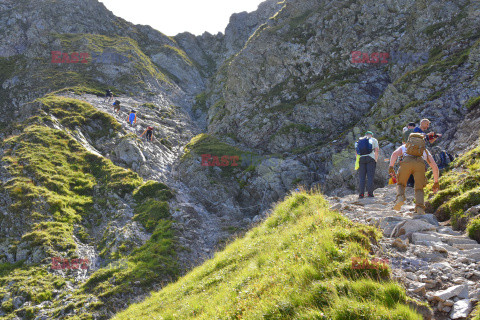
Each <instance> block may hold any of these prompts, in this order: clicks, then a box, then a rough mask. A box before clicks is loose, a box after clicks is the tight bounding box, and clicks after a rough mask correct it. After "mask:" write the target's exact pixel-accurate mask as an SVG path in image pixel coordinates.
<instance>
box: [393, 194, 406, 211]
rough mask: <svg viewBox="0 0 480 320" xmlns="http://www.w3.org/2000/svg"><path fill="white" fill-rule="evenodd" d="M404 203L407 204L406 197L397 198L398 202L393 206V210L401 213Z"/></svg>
mask: <svg viewBox="0 0 480 320" xmlns="http://www.w3.org/2000/svg"><path fill="white" fill-rule="evenodd" d="M404 203H405V196H399V197H397V201H396V202H395V205H394V206H393V210H395V211H400V209H402V206H403V204H404Z"/></svg>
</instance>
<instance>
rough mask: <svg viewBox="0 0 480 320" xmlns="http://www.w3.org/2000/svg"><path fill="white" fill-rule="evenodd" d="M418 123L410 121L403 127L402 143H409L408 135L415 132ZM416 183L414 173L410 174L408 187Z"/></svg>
mask: <svg viewBox="0 0 480 320" xmlns="http://www.w3.org/2000/svg"><path fill="white" fill-rule="evenodd" d="M416 126H417V125H416V124H415V122H409V123H408V124H407V126H406V127H405V128H403V129H404V130H403V134H402V144H405V143H407V140H408V137H409V136H410V133H413V130H414V129H415V127H416ZM414 185H415V179H414V178H413V174H411V175H410V177H409V178H408V181H407V187H411V188H413V186H414Z"/></svg>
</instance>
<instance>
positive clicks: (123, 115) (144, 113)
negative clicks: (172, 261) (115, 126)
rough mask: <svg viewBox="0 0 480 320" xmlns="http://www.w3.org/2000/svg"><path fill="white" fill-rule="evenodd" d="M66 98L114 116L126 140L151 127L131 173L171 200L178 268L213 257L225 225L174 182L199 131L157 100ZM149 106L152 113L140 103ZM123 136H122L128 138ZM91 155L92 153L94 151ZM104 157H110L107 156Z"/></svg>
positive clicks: (141, 141) (183, 114) (139, 142)
mask: <svg viewBox="0 0 480 320" xmlns="http://www.w3.org/2000/svg"><path fill="white" fill-rule="evenodd" d="M64 95H65V96H67V97H71V98H76V99H80V100H83V101H86V102H88V103H90V104H91V105H93V106H94V107H95V108H97V109H98V110H100V111H103V112H106V113H108V114H110V115H111V116H113V117H114V118H115V119H116V120H117V121H118V122H119V123H120V124H121V125H122V128H123V129H124V130H125V131H126V132H127V135H129V134H134V135H136V136H137V137H138V136H140V135H141V134H142V133H143V131H144V130H145V129H146V128H147V126H153V127H154V131H153V141H151V142H150V141H147V140H146V139H145V135H144V136H143V137H142V138H138V140H137V141H136V145H137V146H138V148H139V149H140V151H141V153H142V154H143V157H144V162H143V163H142V164H141V165H140V166H138V167H136V164H134V165H132V169H133V170H134V171H136V172H137V173H138V174H139V175H140V176H141V177H142V178H143V179H144V180H145V181H146V180H155V181H159V182H162V183H164V184H166V185H167V186H168V187H169V188H171V189H172V191H173V192H174V194H175V196H174V199H173V200H171V201H170V207H171V208H172V210H171V212H172V218H173V219H174V220H175V223H174V224H173V226H174V228H175V230H176V231H177V233H178V243H177V245H178V247H179V248H186V249H187V250H178V251H177V254H178V258H179V262H180V264H181V265H183V266H184V267H185V268H184V269H188V268H190V267H192V266H195V265H198V264H199V263H201V262H202V261H204V260H205V259H207V258H209V257H211V256H212V255H213V253H214V251H215V249H216V248H217V247H218V245H219V244H220V242H221V241H222V240H223V239H226V238H227V237H228V236H229V235H230V234H229V233H228V231H226V228H225V225H224V221H222V220H221V218H220V217H218V216H217V215H215V214H212V213H210V212H208V210H207V209H206V208H205V207H204V206H203V205H202V204H201V203H200V202H199V201H197V200H196V199H195V197H194V196H193V195H191V192H190V189H189V188H188V187H187V186H186V185H185V184H184V183H182V182H181V181H180V180H179V178H178V172H177V169H176V164H178V162H179V158H180V156H181V155H182V153H183V148H184V146H185V145H186V144H187V143H188V142H190V139H191V138H192V137H194V136H195V135H197V134H199V133H200V132H201V130H200V129H198V128H197V126H196V125H195V123H194V122H193V121H192V120H191V118H190V116H189V115H188V113H187V112H186V111H185V110H184V109H183V108H181V107H175V106H173V105H171V104H169V105H167V104H166V102H165V101H163V100H162V97H161V96H157V97H154V101H147V100H142V99H140V98H135V97H126V96H117V97H115V98H114V99H113V100H112V102H109V103H107V102H103V101H104V97H97V96H95V95H90V94H83V95H82V96H80V97H79V96H77V95H74V94H64ZM115 100H120V101H121V107H120V112H119V113H115V112H114V109H113V106H112V104H113V101H115ZM145 103H150V104H151V105H152V104H153V105H155V108H151V107H147V106H145V105H144V104H145ZM131 110H136V113H137V122H136V124H134V125H133V126H131V125H130V123H128V122H127V118H128V115H129V114H130V111H131ZM127 135H126V136H127ZM93 151H95V150H93ZM104 156H106V157H108V156H109V155H108V154H107V155H105V154H104Z"/></svg>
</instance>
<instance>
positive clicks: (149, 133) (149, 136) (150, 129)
mask: <svg viewBox="0 0 480 320" xmlns="http://www.w3.org/2000/svg"><path fill="white" fill-rule="evenodd" d="M145 133H146V135H145V138H146V139H147V141H152V140H153V127H150V126H149V127H147V129H146V130H145V131H143V133H142V134H141V135H140V138H141V137H142V136H143V135H144V134H145Z"/></svg>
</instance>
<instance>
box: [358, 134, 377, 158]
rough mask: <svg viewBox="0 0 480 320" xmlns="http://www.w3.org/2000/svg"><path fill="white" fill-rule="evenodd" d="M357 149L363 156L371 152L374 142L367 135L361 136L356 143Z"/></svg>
mask: <svg viewBox="0 0 480 320" xmlns="http://www.w3.org/2000/svg"><path fill="white" fill-rule="evenodd" d="M355 149H356V150H357V154H359V155H361V156H365V155H367V154H370V153H372V150H373V146H372V142H371V140H370V139H369V138H367V137H364V138H360V139H358V141H357V143H356V146H355Z"/></svg>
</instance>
